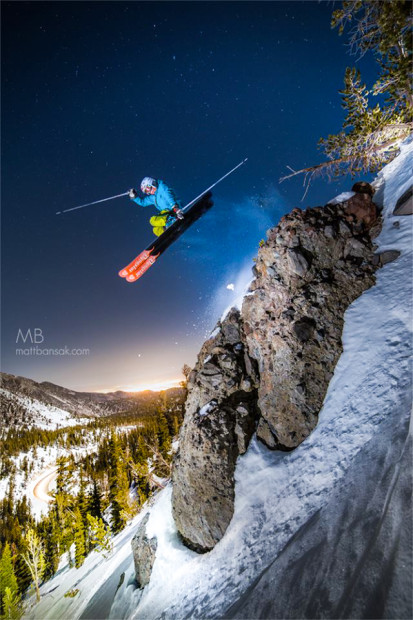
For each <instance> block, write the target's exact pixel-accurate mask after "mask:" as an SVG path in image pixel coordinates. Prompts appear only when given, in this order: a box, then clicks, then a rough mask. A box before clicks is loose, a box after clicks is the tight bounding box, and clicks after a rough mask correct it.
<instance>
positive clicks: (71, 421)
mask: <svg viewBox="0 0 413 620" xmlns="http://www.w3.org/2000/svg"><path fill="white" fill-rule="evenodd" d="M0 394H2V395H3V396H4V397H6V398H8V399H11V400H13V401H14V402H16V403H17V404H18V405H20V406H21V407H23V408H24V409H25V410H26V411H27V412H28V414H29V420H28V422H27V426H28V427H37V428H42V429H48V430H56V429H57V428H62V427H64V426H76V425H78V424H88V423H89V422H90V418H81V417H78V416H74V415H72V414H70V413H68V412H67V411H64V410H63V409H60V408H59V407H55V406H53V405H45V404H44V403H41V402H40V401H38V400H35V399H31V398H28V397H27V396H20V395H18V394H13V393H12V392H9V391H8V390H4V389H3V388H0ZM59 400H61V399H59ZM31 416H33V421H32V420H31V419H30V417H31Z"/></svg>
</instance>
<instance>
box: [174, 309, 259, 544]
mask: <svg viewBox="0 0 413 620" xmlns="http://www.w3.org/2000/svg"><path fill="white" fill-rule="evenodd" d="M243 340H244V337H243V334H242V329H241V325H240V315H239V311H237V310H232V311H231V312H230V313H229V314H228V315H227V317H226V318H225V320H224V321H223V322H222V323H219V325H218V328H217V329H216V330H215V334H214V335H213V337H211V338H210V339H209V340H207V341H206V342H205V344H204V345H203V347H202V349H201V352H200V354H199V356H198V361H197V364H196V367H195V369H194V370H193V372H192V373H191V375H190V377H189V381H188V391H189V393H188V398H187V402H186V414H185V420H184V423H183V427H182V429H181V435H180V446H181V447H180V450H179V452H178V454H177V456H176V458H175V463H174V468H173V474H172V481H173V504H172V505H173V515H174V519H175V522H176V524H177V527H178V530H179V532H180V534H181V536H182V537H183V539H184V541H185V543H186V544H187V545H188V546H189V547H190V548H192V549H194V550H196V551H200V552H204V551H208V550H210V549H212V548H213V547H214V545H215V544H216V543H217V542H218V540H220V539H221V538H222V536H223V534H224V532H225V530H226V528H227V527H228V524H229V522H230V521H231V518H232V514H233V505H234V470H235V463H236V460H237V457H238V456H239V455H240V454H243V453H244V452H245V451H246V449H247V446H248V443H249V441H250V439H251V436H252V434H253V432H254V430H255V423H256V419H257V415H258V412H257V386H258V376H257V373H256V365H255V364H254V362H253V361H252V360H251V359H250V357H249V355H248V353H247V352H246V350H245V345H244V343H243Z"/></svg>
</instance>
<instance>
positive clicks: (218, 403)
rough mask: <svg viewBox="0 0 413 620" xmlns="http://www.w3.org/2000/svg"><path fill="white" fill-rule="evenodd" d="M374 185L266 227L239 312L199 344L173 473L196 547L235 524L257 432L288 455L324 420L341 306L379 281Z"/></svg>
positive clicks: (182, 528)
mask: <svg viewBox="0 0 413 620" xmlns="http://www.w3.org/2000/svg"><path fill="white" fill-rule="evenodd" d="M366 185H367V184H362V185H361V186H360V187H357V188H356V187H355V188H353V189H354V191H355V192H356V193H355V195H354V196H353V198H355V200H353V199H349V200H348V201H346V202H345V203H342V204H339V205H327V206H325V207H324V208H321V207H318V208H315V209H308V210H306V211H301V210H300V209H294V210H293V211H292V212H291V213H290V214H289V215H286V216H285V217H283V218H282V220H281V221H280V223H279V225H278V226H276V227H275V228H272V229H271V230H269V231H268V232H267V241H266V243H264V244H263V245H262V247H261V248H260V250H259V253H258V258H257V260H256V264H255V267H254V275H255V279H254V280H253V282H252V284H251V286H250V290H249V292H248V294H247V295H246V297H245V298H244V301H243V306H242V310H241V312H239V311H238V310H235V309H233V310H231V312H230V313H229V314H228V315H227V316H226V318H225V319H224V320H223V321H222V322H219V323H218V326H217V328H216V330H215V331H214V333H213V335H212V336H211V338H210V339H209V340H207V341H206V342H205V344H204V345H203V347H202V349H201V352H200V354H199V356H198V361H197V364H196V366H195V368H194V370H193V371H192V373H191V375H190V377H189V380H188V397H187V402H186V415H185V420H184V424H183V427H182V430H181V435H180V448H179V452H178V454H177V456H176V458H175V462H174V468H173V476H172V478H173V502H172V503H173V515H174V519H175V522H176V525H177V528H178V531H179V532H180V535H181V536H182V539H183V540H184V542H185V543H186V544H187V545H188V546H189V547H190V548H192V549H194V550H196V551H200V552H205V551H208V550H210V549H212V548H213V547H214V545H215V544H216V543H217V542H218V541H219V540H220V539H221V538H222V536H223V534H224V532H225V530H226V528H227V527H228V525H229V522H230V520H231V518H232V514H233V505H234V470H235V463H236V459H237V457H238V456H239V455H240V454H243V453H244V452H245V450H246V449H247V446H248V443H249V441H250V438H251V436H252V434H253V432H254V430H255V429H256V431H257V436H258V438H259V439H260V440H261V441H263V442H264V443H265V444H266V445H267V446H268V447H269V448H271V449H280V450H291V449H294V448H295V447H296V446H298V445H299V444H300V443H301V442H302V441H303V440H304V439H305V438H306V437H307V436H308V435H309V433H310V432H311V431H312V430H313V428H314V427H315V425H316V423H317V416H318V413H319V411H320V409H321V406H322V403H323V400H324V396H325V394H326V391H327V387H328V384H329V381H330V379H331V377H332V375H333V372H334V368H335V365H336V363H337V361H338V358H339V356H340V354H341V351H342V345H341V333H342V329H343V323H344V318H343V317H344V313H345V311H346V309H347V307H348V306H349V305H350V304H351V303H352V301H354V300H355V299H356V298H357V297H358V296H359V295H361V293H362V292H363V291H364V290H366V289H368V288H369V287H370V286H372V284H373V283H374V271H375V269H376V268H377V261H375V263H376V264H374V262H373V254H374V246H373V242H372V238H374V236H375V235H376V234H378V231H379V229H380V225H379V224H378V223H377V212H376V208H375V205H374V203H373V202H372V198H371V196H372V193H373V192H372V191H371V192H370V190H369V189H368V187H366ZM369 187H370V186H369Z"/></svg>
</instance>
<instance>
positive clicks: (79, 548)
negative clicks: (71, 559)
mask: <svg viewBox="0 0 413 620" xmlns="http://www.w3.org/2000/svg"><path fill="white" fill-rule="evenodd" d="M74 531H75V534H74V541H75V566H76V568H80V567H81V566H82V564H83V562H84V561H85V557H86V544H87V543H86V528H85V524H84V521H83V517H82V513H81V512H80V510H79V508H76V510H75V513H74Z"/></svg>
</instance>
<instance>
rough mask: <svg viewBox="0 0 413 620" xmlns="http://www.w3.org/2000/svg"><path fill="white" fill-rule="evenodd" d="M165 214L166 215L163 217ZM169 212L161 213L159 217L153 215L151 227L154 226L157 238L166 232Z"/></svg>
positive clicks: (150, 221)
mask: <svg viewBox="0 0 413 620" xmlns="http://www.w3.org/2000/svg"><path fill="white" fill-rule="evenodd" d="M163 214H165V215H163ZM168 214H169V211H160V213H159V215H153V216H152V217H151V219H150V220H149V223H150V225H151V226H153V233H154V235H156V236H157V237H159V236H160V235H162V233H163V232H164V230H165V226H166V220H167V219H168Z"/></svg>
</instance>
